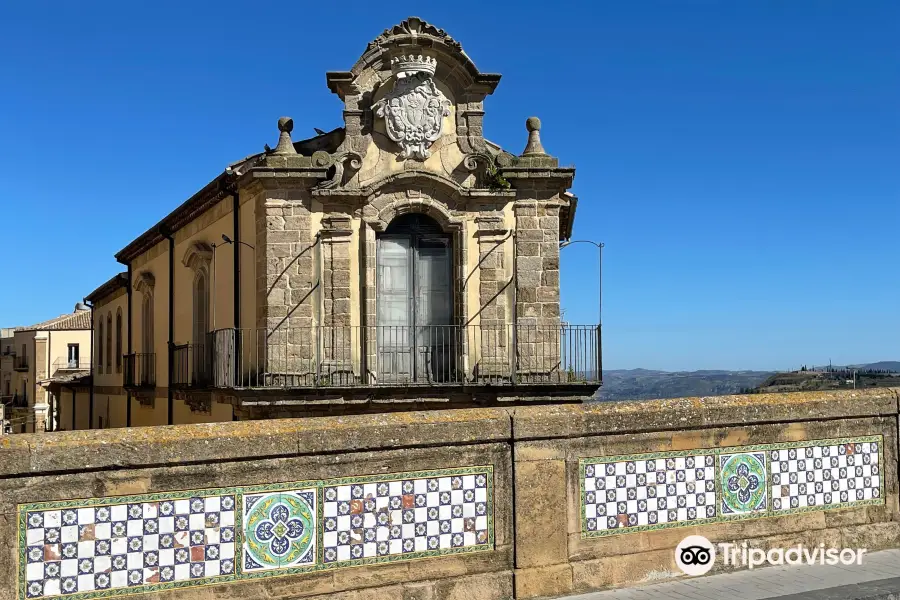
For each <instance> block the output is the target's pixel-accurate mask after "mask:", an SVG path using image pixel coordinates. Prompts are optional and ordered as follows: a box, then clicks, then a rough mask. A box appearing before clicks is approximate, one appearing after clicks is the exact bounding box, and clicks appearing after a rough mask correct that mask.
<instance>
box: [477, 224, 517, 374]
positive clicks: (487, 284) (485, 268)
mask: <svg viewBox="0 0 900 600" xmlns="http://www.w3.org/2000/svg"><path fill="white" fill-rule="evenodd" d="M475 224H476V225H477V227H478V231H477V233H476V234H475V235H476V236H477V238H478V273H479V280H480V283H479V289H478V297H479V308H478V315H479V320H480V325H479V327H478V329H477V331H475V335H474V336H467V337H470V338H471V339H472V341H473V342H474V347H476V348H478V353H479V361H478V373H477V375H478V378H479V379H480V380H490V379H494V378H508V377H509V374H510V364H511V363H510V355H509V348H510V345H509V340H510V339H511V333H512V332H511V329H510V326H509V321H508V319H507V317H508V307H507V294H506V292H507V289H508V287H509V284H510V278H509V275H508V272H507V265H506V252H505V246H506V243H507V240H509V239H510V235H509V233H510V232H509V230H508V229H507V228H506V225H505V224H504V222H503V215H502V214H500V213H489V214H484V215H479V216H478V217H476V218H475Z"/></svg>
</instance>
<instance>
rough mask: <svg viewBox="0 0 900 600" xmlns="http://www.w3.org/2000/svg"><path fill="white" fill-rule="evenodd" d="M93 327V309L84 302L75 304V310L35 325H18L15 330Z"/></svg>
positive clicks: (56, 329) (55, 329)
mask: <svg viewBox="0 0 900 600" xmlns="http://www.w3.org/2000/svg"><path fill="white" fill-rule="evenodd" d="M90 328H91V309H90V308H89V307H88V306H87V305H86V304H84V303H82V302H79V303H78V304H76V305H75V311H74V312H71V313H67V314H64V315H59V316H58V317H54V318H53V319H49V320H47V321H41V322H40V323H35V324H34V325H27V326H25V327H16V328H15V331H60V330H73V329H90Z"/></svg>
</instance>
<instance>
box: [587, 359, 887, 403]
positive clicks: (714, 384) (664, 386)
mask: <svg viewBox="0 0 900 600" xmlns="http://www.w3.org/2000/svg"><path fill="white" fill-rule="evenodd" d="M818 369H819V371H812V370H810V371H795V372H788V373H778V372H775V371H715V370H711V371H654V370H652V369H613V370H607V371H603V387H602V388H600V391H599V392H597V396H596V397H595V399H596V400H598V401H606V400H652V399H653V398H685V397H688V396H724V395H726V394H741V393H760V392H793V391H801V390H810V391H811V390H829V389H846V388H853V380H852V377H853V375H852V372H853V371H854V370H856V371H857V372H858V377H857V381H856V386H857V387H858V388H866V387H883V386H900V361H895V360H883V361H880V362H874V363H868V364H858V365H848V366H844V367H837V366H832V367H831V369H832V372H829V373H826V372H824V371H826V369H827V367H818ZM865 371H871V373H864V372H865ZM892 373H895V374H896V375H892Z"/></svg>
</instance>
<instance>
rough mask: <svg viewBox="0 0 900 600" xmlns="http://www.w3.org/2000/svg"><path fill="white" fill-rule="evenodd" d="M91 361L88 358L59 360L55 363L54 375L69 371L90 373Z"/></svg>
mask: <svg viewBox="0 0 900 600" xmlns="http://www.w3.org/2000/svg"><path fill="white" fill-rule="evenodd" d="M90 369H91V361H90V359H86V358H57V359H56V360H55V361H53V374H54V375H55V374H56V373H65V372H67V371H89V370H90Z"/></svg>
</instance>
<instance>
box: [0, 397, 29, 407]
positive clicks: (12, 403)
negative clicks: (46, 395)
mask: <svg viewBox="0 0 900 600" xmlns="http://www.w3.org/2000/svg"><path fill="white" fill-rule="evenodd" d="M0 404H5V405H6V406H8V407H10V408H28V398H26V397H25V396H20V395H19V394H11V395H5V396H0Z"/></svg>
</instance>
